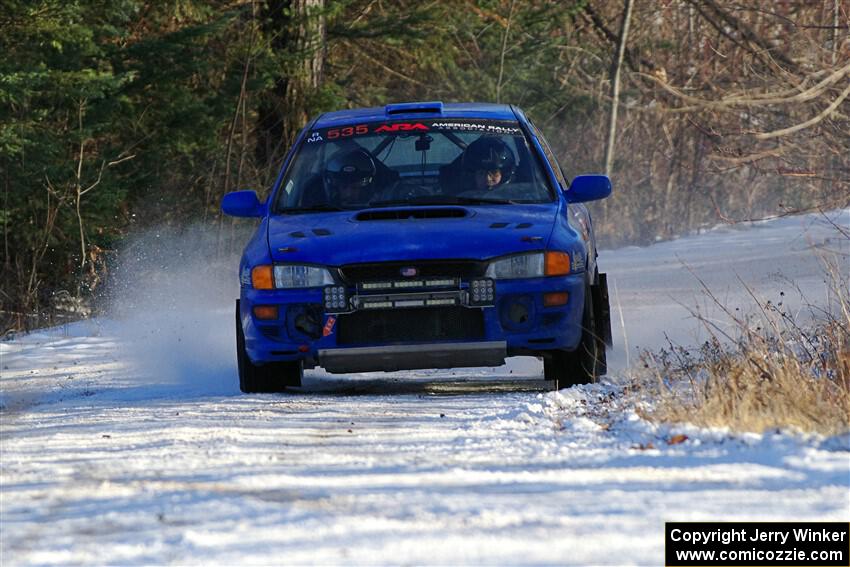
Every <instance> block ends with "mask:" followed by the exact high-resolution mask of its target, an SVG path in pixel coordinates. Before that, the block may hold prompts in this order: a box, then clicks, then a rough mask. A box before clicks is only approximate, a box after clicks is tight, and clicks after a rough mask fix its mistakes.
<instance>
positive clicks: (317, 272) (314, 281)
mask: <svg viewBox="0 0 850 567" xmlns="http://www.w3.org/2000/svg"><path fill="white" fill-rule="evenodd" d="M332 283H334V279H333V278H332V277H331V273H330V272H329V271H328V270H327V269H326V268H319V267H316V266H303V265H299V264H284V265H282V266H275V267H274V285H275V287H278V288H290V287H322V286H324V285H330V284H332Z"/></svg>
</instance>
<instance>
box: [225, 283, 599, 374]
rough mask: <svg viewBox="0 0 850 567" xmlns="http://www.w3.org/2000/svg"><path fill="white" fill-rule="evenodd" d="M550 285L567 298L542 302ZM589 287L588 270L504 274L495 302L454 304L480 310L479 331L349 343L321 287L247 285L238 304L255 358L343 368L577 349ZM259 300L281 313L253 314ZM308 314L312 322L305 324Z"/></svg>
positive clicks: (442, 363)
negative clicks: (507, 276) (553, 303)
mask: <svg viewBox="0 0 850 567" xmlns="http://www.w3.org/2000/svg"><path fill="white" fill-rule="evenodd" d="M553 292H566V293H567V294H568V300H567V303H566V304H565V305H560V306H556V307H547V306H545V305H544V303H543V295H544V294H546V293H553ZM352 293H354V290H352ZM584 293H585V274H583V273H578V274H573V275H569V276H563V277H546V278H533V279H524V280H500V281H498V282H497V283H496V294H495V301H494V304H493V305H492V306H486V307H478V306H465V307H456V308H457V309H475V310H480V318H481V320H482V322H483V323H482V325H481V326H480V327H476V333H475V336H468V337H464V336H460V337H459V336H456V335H453V336H451V338H450V339H446V340H440V339H439V338H433V337H432V338H429V339H428V340H426V341H418V340H415V339H413V340H411V338H410V337H407V338H405V339H404V340H402V341H399V340H392V339H391V338H387V337H385V338H384V339H382V340H381V341H380V342H377V343H370V342H357V341H354V342H352V340H351V336H350V335H351V333H343V335H347V337H344V341H340V340H339V339H340V332H339V331H340V328H339V325H341V324H343V323H344V322H345V315H344V314H342V315H338V314H329V313H326V312H325V311H324V309H323V306H322V302H323V292H322V289H303V290H269V291H262V290H253V289H249V288H243V289H242V295H241V298H242V301H241V303H240V304H241V321H242V326H243V330H244V333H245V340H246V351H247V354H248V356H249V358H250V359H251V361H252V362H253V363H254V364H264V363H267V362H276V361H292V360H303V361H304V363H305V365H306V366H307V367H310V366H315V365H319V366H322V367H324V368H325V370H327V371H328V372H338V373H344V372H368V371H382V370H383V371H392V370H412V369H421V368H455V367H472V366H498V365H499V364H502V363H503V362H504V359H505V357H506V356H516V355H542V354H544V353H545V352H547V351H553V350H574V349H575V348H576V346H577V345H578V343H579V341H580V339H581V318H582V309H583V305H584ZM255 305H274V306H277V307H278V311H279V317H278V319H276V320H272V321H268V320H258V319H256V318H255V317H254V315H253V313H252V308H253V306H255ZM305 313H306V314H308V315H309V317H308V316H306V315H305ZM357 313H358V314H360V313H362V311H358V312H357ZM409 313H411V320H410V323H409V324H410V326H416V325H417V324H418V323H419V324H421V320H420V321H417V320H416V318H415V317H414V316H413V314H415V313H416V311H415V310H411V311H410V312H409ZM420 313H421V311H420ZM476 315H477V316H478V314H477V313H476ZM375 316H380V315H379V314H377V313H376V315H375ZM341 317H342V318H343V319H342V320H340V318H341ZM308 319H309V320H310V324H305V323H304V321H305V320H308ZM343 343H344V344H343Z"/></svg>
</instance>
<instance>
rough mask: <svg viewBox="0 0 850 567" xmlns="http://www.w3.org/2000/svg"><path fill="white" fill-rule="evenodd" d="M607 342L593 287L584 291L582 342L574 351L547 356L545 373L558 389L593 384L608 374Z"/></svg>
mask: <svg viewBox="0 0 850 567" xmlns="http://www.w3.org/2000/svg"><path fill="white" fill-rule="evenodd" d="M604 361H605V342H604V340H603V339H602V337H600V335H599V333H598V331H597V325H596V318H595V317H594V310H593V295H592V294H591V290H590V286H587V287H586V288H585V292H584V310H583V312H582V318H581V341H580V342H579V345H578V348H576V349H575V350H574V351H572V352H567V351H555V352H553V353H552V354H550V355H547V356H546V357H544V359H543V375H544V378H545V379H546V380H551V381H552V382H553V383H554V389H555V390H560V389H562V388H569V387H570V386H576V385H578V384H591V383H593V382H596V379H597V378H598V377H599V376H601V375H602V374H603V373H604V370H603V368H604V367H605V362H604Z"/></svg>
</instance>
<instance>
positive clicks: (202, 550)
mask: <svg viewBox="0 0 850 567" xmlns="http://www.w3.org/2000/svg"><path fill="white" fill-rule="evenodd" d="M832 216H833V219H834V222H836V223H837V224H838V226H839V227H843V228H846V227H850V211H847V210H845V211H842V212H838V213H834V214H833V215H832ZM813 249H819V250H833V251H839V252H843V253H845V254H846V253H847V252H848V243H847V240H846V239H842V238H840V235H839V231H838V230H837V229H836V228H835V227H834V226H831V225H830V224H829V223H827V222H825V221H824V220H823V219H822V218H821V217H819V216H817V215H810V216H804V217H794V218H785V219H781V220H777V221H772V222H767V223H759V224H756V225H753V226H749V227H743V226H741V227H735V228H722V229H717V230H714V231H710V232H708V233H706V234H702V235H698V236H692V237H688V238H683V239H680V240H677V241H673V242H668V243H662V244H658V245H656V246H652V247H648V248H626V249H621V250H616V251H611V252H605V253H603V254H602V256H601V265H602V267H603V268H604V269H605V270H606V271H608V272H609V274H611V276H610V277H611V278H612V280H613V281H612V283H613V282H616V287H614V286H612V290H611V291H612V308H613V310H614V329H615V341H616V342H617V349H616V350H615V351H614V352H613V353H612V354H611V361H612V366H613V367H614V368H616V369H620V370H622V369H623V368H624V367H625V365H626V362H627V361H630V362H634V358H635V353H636V352H637V348H638V347H648V348H655V347H659V346H663V345H665V344H666V340H667V339H666V338H665V334H666V335H667V336H669V337H670V338H671V339H673V340H675V341H676V342H678V343H680V344H685V345H687V344H694V343H695V342H696V341H699V340H701V339H702V338H704V334H703V333H704V330H701V329H700V325H699V324H698V322H697V321H695V320H694V319H693V318H692V317H691V316H690V313H689V309H693V308H699V309H700V311H701V313H703V314H704V315H705V316H707V317H709V318H712V320H715V321H716V322H717V324H720V325H722V324H723V321H722V319H721V318H720V317H719V316H718V314H717V310H716V309H714V308H713V307H712V306H711V303H710V302H709V301H708V300H707V299H706V297H705V296H704V295H702V293H701V292H700V286H699V283H698V281H697V279H696V277H695V275H696V276H699V278H700V279H702V280H703V281H705V282H706V284H707V285H708V286H709V287H710V288H711V289H712V291H713V292H714V293H715V294H716V295H717V296H718V297H719V298H720V299H722V300H724V301H725V302H726V303H727V304H729V305H730V306H731V307H733V308H734V307H742V308H746V306H747V305H748V304H749V300H748V299H747V297H748V296H747V292H746V291H745V290H744V289H742V285H741V284H740V282H739V281H738V280H737V278H740V280H741V281H743V282H744V283H746V284H747V285H748V286H750V287H751V289H752V290H753V291H754V292H755V293H756V294H757V295H760V296H762V297H765V298H769V299H774V300H776V301H778V300H779V292H780V291H782V292H784V296H783V299H782V300H783V301H786V302H789V303H791V304H792V305H794V304H802V303H804V302H811V303H816V304H819V305H823V304H825V302H826V298H827V292H826V288H827V286H826V284H825V283H824V278H823V276H822V275H821V273H820V269H819V260H818V259H817V258H816V257H815V256H814V254H813V253H812V251H813ZM844 265H845V266H846V265H847V264H846V263H845V264H844ZM691 271H693V274H692V273H691ZM694 274H695V275H694ZM789 279H790V280H793V281H794V285H795V286H796V287H798V288H799V289H800V290H802V291H803V292H804V293H805V296H806V297H805V300H803V299H801V298H800V297H799V293H798V292H797V290H796V288H795V287H794V285H791V284H789V282H788V280H789ZM185 281H186V278H185V277H182V278H181V277H176V278H174V280H170V279H168V278H162V279H160V280H158V282H157V285H156V286H151V287H152V288H155V289H154V291H155V293H151V294H150V296H151V297H153V298H156V299H155V300H152V302H149V303H146V301H145V300H144V299H139V301H138V306H137V307H138V308H137V309H135V310H134V312H133V313H132V314H131V315H125V316H122V317H120V318H113V319H108V320H97V321H88V322H81V323H77V324H74V325H69V326H66V327H62V328H56V329H51V330H48V331H44V332H39V333H33V334H30V335H26V336H21V337H18V338H16V339H15V340H12V341H6V342H2V343H0V355H1V356H2V361H0V370H2V381H0V386H2V388H0V392H1V393H2V397H1V398H0V403H2V410H0V420H2V423H0V426H1V427H0V564H2V565H4V566H5V565H30V564H81V563H85V564H168V563H171V564H195V563H199V564H247V563H262V564H277V563H318V564H328V563H334V564H339V563H346V564H347V563H361V564H362V563H368V564H373V563H381V564H386V563H392V564H455V563H471V564H482V563H487V564H616V565H621V564H641V565H644V564H646V565H648V564H653V565H658V564H661V563H662V562H663V560H662V555H663V546H664V541H663V523H664V522H665V521H672V520H732V519H748V520H767V519H770V520H792V519H793V520H844V521H846V520H848V519H850V496H848V495H849V494H850V447H848V440H847V436H845V437H843V438H841V437H839V438H832V439H822V438H819V437H805V436H801V435H792V434H789V433H769V434H765V435H754V434H751V435H747V434H744V435H741V434H738V435H729V434H727V433H725V432H723V431H706V430H698V429H695V428H693V427H690V426H687V425H680V426H673V427H671V426H656V425H652V424H649V423H647V422H645V421H643V420H641V419H640V418H639V417H638V416H637V415H635V414H634V413H633V412H632V411H631V410H630V409H629V408H627V407H622V400H620V399H619V398H618V397H617V396H616V395H614V393H615V392H616V387H614V386H612V385H610V384H606V383H603V384H601V385H594V386H587V387H582V388H572V389H570V390H564V391H561V392H558V393H546V392H545V386H546V383H545V382H543V381H541V380H540V378H541V376H540V374H541V373H542V365H541V364H540V363H539V362H538V361H536V360H534V359H528V358H518V359H512V360H510V361H509V364H508V365H507V366H505V367H502V368H498V369H472V370H456V371H441V372H434V371H423V372H403V373H391V374H364V375H358V376H352V377H345V378H342V377H337V376H330V375H327V374H324V373H323V372H321V371H316V372H312V373H308V376H307V379H306V380H305V385H304V388H302V389H301V390H299V391H295V392H293V393H290V394H286V395H241V394H239V393H238V389H237V387H236V378H235V368H234V363H233V329H232V324H231V319H232V314H231V313H232V312H231V309H232V303H231V301H232V296H233V290H232V288H231V287H230V285H229V284H230V283H232V282H228V285H227V286H222V289H213V290H210V291H209V293H207V292H204V293H199V290H198V289H191V288H190V289H185V287H181V286H179V285H178V283H181V284H182V282H185ZM175 282H177V283H175ZM208 287H209V286H208ZM148 291H151V290H150V289H149V290H148ZM615 291H616V292H615ZM141 295H142V294H140V297H141ZM165 295H167V296H168V297H169V298H170V300H169V301H164V300H163V299H162V298H163V297H164V296H165ZM175 304H176V305H180V306H182V309H171V308H168V307H169V306H173V305H175ZM154 305H155V306H157V307H156V308H154ZM618 305H619V306H621V307H622V310H620V309H619V308H618ZM190 307H191V308H190ZM621 315H622V317H621ZM621 321H622V323H623V324H622V325H621V324H620V322H621ZM626 343H628V351H629V352H627V349H626V348H625V346H624V345H625V344H626ZM677 434H685V435H687V440H685V441H684V442H681V443H679V442H674V443H671V441H679V440H680V439H682V438H681V437H678V438H676V437H674V436H675V435H677Z"/></svg>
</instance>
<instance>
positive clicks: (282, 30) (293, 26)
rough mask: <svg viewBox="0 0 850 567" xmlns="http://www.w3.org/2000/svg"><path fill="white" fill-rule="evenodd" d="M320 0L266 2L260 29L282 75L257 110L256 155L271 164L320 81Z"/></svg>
mask: <svg viewBox="0 0 850 567" xmlns="http://www.w3.org/2000/svg"><path fill="white" fill-rule="evenodd" d="M324 10H325V1H324V0H266V2H265V4H264V5H263V9H262V21H263V31H264V33H265V35H266V37H267V38H269V41H270V44H271V46H272V49H274V51H275V52H276V53H277V54H278V56H279V57H280V58H281V61H282V65H281V74H280V76H279V77H278V78H277V80H276V81H275V86H274V88H273V89H272V91H271V92H269V93H266V95H265V100H264V101H263V102H262V104H261V105H260V108H259V119H258V122H259V132H258V138H257V159H258V162H259V164H261V165H264V166H266V167H268V166H274V165H276V163H277V161H278V159H279V158H280V155H281V154H282V153H283V151H285V150H286V148H287V147H289V145H290V144H291V143H292V141H293V140H294V139H295V136H296V135H297V134H298V131H299V130H300V129H301V128H302V127H303V126H304V124H305V123H306V122H307V119H308V118H309V117H308V114H309V112H310V110H311V109H310V97H311V96H312V95H313V94H314V93H315V92H316V90H317V89H318V88H319V87H320V86H321V83H322V72H323V69H324V61H325V16H324Z"/></svg>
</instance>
